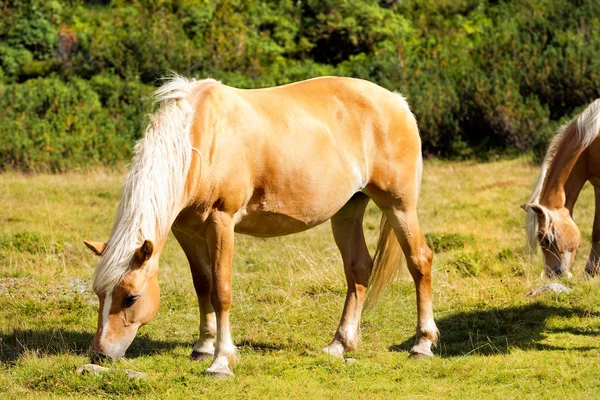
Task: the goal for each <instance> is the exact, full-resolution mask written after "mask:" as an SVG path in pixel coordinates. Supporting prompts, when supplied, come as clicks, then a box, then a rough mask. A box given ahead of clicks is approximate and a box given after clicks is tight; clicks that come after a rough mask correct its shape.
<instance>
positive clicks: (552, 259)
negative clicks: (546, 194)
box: [523, 204, 581, 278]
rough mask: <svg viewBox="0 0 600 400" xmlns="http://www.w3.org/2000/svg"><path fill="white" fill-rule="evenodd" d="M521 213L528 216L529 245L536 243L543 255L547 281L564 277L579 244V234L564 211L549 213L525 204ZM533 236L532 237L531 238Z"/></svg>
mask: <svg viewBox="0 0 600 400" xmlns="http://www.w3.org/2000/svg"><path fill="white" fill-rule="evenodd" d="M523 209H524V210H525V211H527V213H528V215H529V216H528V230H530V229H532V228H535V227H537V230H533V229H532V230H531V232H530V233H529V235H530V242H531V243H533V241H535V240H536V239H535V237H537V240H538V241H539V244H540V247H541V248H542V253H543V254H544V271H545V272H546V276H547V277H549V278H556V277H560V276H567V277H568V278H570V277H571V276H572V274H571V266H572V265H573V261H574V260H575V253H576V252H577V248H578V247H579V243H580V241H581V232H579V228H578V227H577V225H576V224H575V221H573V218H572V217H571V213H570V212H569V210H568V209H567V208H565V207H562V208H559V209H553V210H550V209H548V208H546V207H544V206H541V205H539V204H527V205H525V206H523ZM534 236H535V237H534Z"/></svg>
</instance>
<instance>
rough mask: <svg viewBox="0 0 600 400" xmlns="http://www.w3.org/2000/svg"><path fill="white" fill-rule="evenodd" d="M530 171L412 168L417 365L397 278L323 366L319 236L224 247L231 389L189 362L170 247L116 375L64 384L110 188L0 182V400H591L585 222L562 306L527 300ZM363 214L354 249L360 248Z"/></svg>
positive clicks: (87, 340) (41, 179) (18, 178)
mask: <svg viewBox="0 0 600 400" xmlns="http://www.w3.org/2000/svg"><path fill="white" fill-rule="evenodd" d="M537 172H538V167H536V166H535V165H534V164H532V163H531V161H530V160H529V158H526V157H522V158H518V159H512V160H496V161H492V162H487V163H475V162H446V161H437V160H429V161H426V163H425V170H424V175H423V186H422V192H421V201H420V206H419V209H420V220H421V223H422V226H423V229H424V231H425V232H426V235H427V238H428V240H429V242H430V243H431V245H432V247H433V249H434V251H435V257H434V264H433V268H434V275H433V294H434V310H435V318H436V321H437V324H438V327H439V329H440V332H441V337H440V343H439V346H438V347H437V348H436V349H435V350H434V352H435V355H436V357H435V358H433V359H431V360H414V359H410V358H409V357H408V349H410V346H411V345H412V342H413V340H414V329H415V323H416V306H415V294H414V292H415V291H414V286H413V284H412V281H411V280H410V279H409V278H408V274H407V273H406V272H405V273H404V274H403V275H402V276H400V277H399V278H398V280H397V281H395V282H394V283H393V284H392V286H391V288H390V290H388V291H387V293H386V294H385V296H384V297H383V298H382V300H381V302H380V303H378V305H377V307H376V308H374V309H372V310H370V311H369V312H367V313H366V314H365V315H364V316H363V321H362V339H361V344H360V346H359V350H358V351H357V352H356V353H355V354H353V355H352V356H351V357H353V359H352V360H348V361H345V362H344V361H340V360H337V359H332V358H330V357H328V356H327V355H325V354H323V353H322V352H321V348H322V347H324V346H325V345H327V344H328V343H329V341H330V340H331V339H332V337H333V334H334V333H335V329H336V327H337V324H338V321H339V317H340V313H341V309H342V306H343V299H344V296H345V286H346V285H345V281H344V278H343V271H342V263H341V258H340V255H339V253H338V250H337V248H336V246H335V244H334V242H333V238H332V236H331V232H330V231H331V228H330V226H329V224H328V223H326V224H323V225H321V226H319V227H317V228H315V229H313V230H311V231H308V232H305V233H302V234H298V235H294V236H289V237H282V238H274V239H257V238H252V237H247V236H242V235H238V236H236V252H235V258H234V277H233V307H232V314H231V324H232V332H233V338H234V341H235V343H236V344H237V346H238V350H239V355H240V362H239V363H238V364H237V366H236V367H235V368H234V373H235V374H236V376H235V377H234V378H232V379H227V380H224V379H216V378H213V377H210V376H208V375H206V374H205V373H204V370H205V369H206V368H207V366H208V362H209V361H202V362H195V361H191V360H190V359H189V353H190V352H191V346H192V344H193V343H194V342H195V340H196V336H197V333H198V323H199V317H198V309H197V303H196V298H195V293H194V290H193V286H192V280H191V277H190V274H189V269H188V265H187V262H186V260H185V256H184V254H183V252H182V251H181V249H180V248H179V246H178V244H177V243H176V241H175V240H174V239H173V238H170V239H169V241H168V243H167V246H166V248H165V251H164V253H163V255H162V258H161V261H160V283H161V291H162V300H161V306H160V310H159V313H158V315H157V317H156V318H155V320H154V321H153V322H152V323H151V324H150V325H147V326H145V327H143V328H141V329H140V332H139V333H138V336H137V338H136V339H135V341H134V342H133V344H132V346H131V348H130V349H129V350H128V353H127V355H126V358H125V359H122V360H119V361H117V362H114V363H112V364H111V365H110V366H112V367H115V368H117V369H125V368H127V369H132V370H136V371H141V372H144V373H147V374H148V377H147V379H143V380H136V379H129V378H127V377H126V376H125V374H124V373H123V372H118V371H117V372H114V373H111V374H107V375H102V376H94V375H79V374H77V373H76V368H77V367H79V366H81V365H83V364H85V363H88V362H89V359H88V356H87V353H88V351H89V348H90V346H91V342H92V337H93V334H94V331H95V327H96V319H97V309H98V301H97V298H96V296H95V294H94V293H93V291H92V289H91V279H92V276H93V270H94V266H95V263H96V259H95V257H94V256H93V255H92V254H91V252H89V251H88V250H87V249H86V248H85V246H84V245H83V240H84V239H89V240H105V239H107V238H108V235H109V233H110V229H111V226H112V222H113V218H114V214H115V209H116V206H117V204H118V201H119V197H120V188H121V184H122V182H123V180H124V176H125V172H124V171H121V172H118V171H117V172H115V171H109V170H96V171H93V172H81V173H78V172H68V173H65V174H62V175H23V174H19V173H11V172H9V173H4V174H1V175H0V398H3V399H7V398H33V397H35V398H62V397H77V398H96V397H102V398H116V397H119V398H134V397H135V398H138V397H144V398H160V399H165V398H326V399H327V398H331V399H335V398H386V399H390V398H394V399H396V398H436V399H439V398H450V399H452V398H456V399H459V398H460V399H483V398H486V399H488V398H502V399H510V398H528V399H537V398H540V399H545V398H549V399H550V398H551V399H556V398H570V397H571V398H595V397H599V396H600V374H598V365H599V363H600V346H599V342H598V333H599V331H600V301H599V300H600V289H599V282H598V281H597V280H586V279H584V278H583V267H584V265H585V260H586V258H587V255H588V253H589V249H590V245H589V241H590V239H591V225H592V220H593V215H594V209H593V191H592V190H591V188H590V187H589V185H588V186H587V187H586V188H585V189H584V190H583V192H582V194H581V196H580V199H579V202H578V204H577V206H576V209H575V220H576V222H578V224H579V226H580V228H581V230H582V235H583V239H584V240H583V243H582V246H581V248H580V250H579V252H578V255H577V259H576V262H575V266H574V271H573V274H574V278H573V279H572V280H570V281H564V282H563V283H565V284H566V285H567V286H569V287H571V288H572V289H573V291H572V292H570V293H563V294H561V295H556V294H554V293H546V294H543V295H541V296H538V297H528V296H527V293H529V292H530V291H531V290H532V289H534V288H536V287H539V286H541V285H543V284H545V283H547V282H548V281H547V280H546V279H545V278H542V277H541V276H540V273H541V272H542V261H541V257H540V256H531V255H529V254H528V252H527V249H526V247H525V232H524V212H523V211H522V210H521V209H520V208H519V205H521V204H523V203H525V202H526V201H527V199H528V197H529V192H530V189H531V187H532V185H533V182H534V180H535V177H536V175H537ZM379 215H380V214H379V212H378V210H377V209H376V207H374V206H373V205H372V204H371V205H370V206H369V208H368V209H367V214H366V217H365V222H364V224H365V229H366V236H367V239H368V241H369V243H370V246H371V249H373V247H374V245H375V241H376V238H377V232H378V230H377V229H378V225H379Z"/></svg>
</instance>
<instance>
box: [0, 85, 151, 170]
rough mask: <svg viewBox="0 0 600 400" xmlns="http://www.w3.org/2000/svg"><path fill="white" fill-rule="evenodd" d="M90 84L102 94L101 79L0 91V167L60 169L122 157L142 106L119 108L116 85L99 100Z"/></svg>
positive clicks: (136, 129)
mask: <svg viewBox="0 0 600 400" xmlns="http://www.w3.org/2000/svg"><path fill="white" fill-rule="evenodd" d="M93 85H95V86H97V87H98V88H99V92H100V93H102V91H103V90H104V91H105V92H106V80H104V79H102V78H97V79H94V80H92V81H91V82H89V81H85V80H82V79H79V78H74V79H73V80H71V81H69V82H66V83H65V82H63V81H62V80H60V79H58V78H56V77H52V78H40V79H31V80H28V81H27V82H25V83H23V84H12V85H7V86H4V87H3V88H1V89H0V166H2V168H11V167H12V168H19V169H22V170H24V171H64V170H66V169H69V168H76V167H83V166H86V165H89V164H98V163H102V164H112V163H115V162H117V161H119V160H123V159H125V158H127V157H128V156H129V152H130V149H131V145H132V143H133V141H134V139H136V137H137V136H138V134H139V132H140V127H139V122H137V121H140V120H141V119H142V115H140V113H139V109H140V108H142V107H139V108H138V109H135V107H134V106H133V105H131V104H127V103H126V105H125V106H121V101H122V99H120V98H119V96H118V93H120V92H123V90H124V88H122V87H121V88H119V87H116V86H117V85H114V84H112V86H111V88H110V92H111V93H115V94H111V95H109V96H108V97H107V98H106V99H102V98H101V95H99V94H98V93H97V92H96V91H94V90H93V88H92V87H93ZM103 86H104V87H103ZM127 86H132V85H127ZM133 89H134V90H135V89H136V88H135V87H134V88H133ZM132 93H135V94H138V95H139V94H140V90H137V92H136V91H132V92H130V93H128V94H132ZM140 97H141V96H140ZM102 100H105V101H104V105H103V102H102ZM137 100H138V99H136V101H137ZM111 106H112V107H114V108H112V107H111ZM132 107H133V108H132ZM111 111H112V112H111Z"/></svg>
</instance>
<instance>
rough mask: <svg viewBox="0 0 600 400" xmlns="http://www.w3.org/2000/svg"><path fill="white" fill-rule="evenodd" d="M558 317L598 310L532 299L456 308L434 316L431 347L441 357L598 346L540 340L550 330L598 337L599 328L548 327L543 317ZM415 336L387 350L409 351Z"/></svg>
mask: <svg viewBox="0 0 600 400" xmlns="http://www.w3.org/2000/svg"><path fill="white" fill-rule="evenodd" d="M551 317H561V318H574V317H576V318H582V319H585V318H590V317H593V318H598V317H600V313H598V312H592V313H590V312H589V310H584V309H582V308H572V307H561V306H548V305H544V304H540V303H532V304H528V305H524V306H519V307H507V308H493V309H489V310H481V311H472V312H458V313H455V314H452V315H450V316H447V317H443V318H440V319H437V320H436V323H437V326H438V329H439V330H440V333H441V334H440V343H439V345H438V348H437V349H436V350H435V351H434V352H435V354H436V355H438V356H440V357H456V356H465V355H493V354H506V353H508V352H509V350H510V349H511V348H519V349H523V350H528V349H538V350H570V351H587V350H593V349H598V346H577V345H574V346H569V347H562V346H553V345H549V344H545V343H542V341H544V339H545V338H546V337H547V335H549V334H556V333H568V334H572V335H579V336H592V337H597V336H598V335H599V334H600V330H599V329H598V328H597V327H595V328H592V329H585V328H581V327H577V326H566V327H565V326H561V327H549V326H548V324H547V323H546V320H547V319H548V318H551ZM414 341H415V337H414V336H413V337H412V338H410V339H409V340H407V341H405V342H403V343H400V344H397V345H393V346H390V347H389V349H390V351H409V350H410V348H411V347H412V345H413V344H414Z"/></svg>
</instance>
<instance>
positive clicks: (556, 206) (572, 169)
mask: <svg viewBox="0 0 600 400" xmlns="http://www.w3.org/2000/svg"><path fill="white" fill-rule="evenodd" d="M599 134H600V99H598V100H596V101H594V102H593V103H592V104H591V105H589V106H588V107H587V108H586V109H585V110H584V111H583V112H582V113H581V114H579V115H578V116H577V117H576V118H575V119H574V120H572V121H571V122H570V123H569V124H567V125H565V126H564V127H563V128H562V130H561V132H560V133H559V134H558V135H557V136H556V137H555V138H554V139H553V140H552V143H551V144H550V147H549V149H548V152H547V153H546V157H545V158H544V162H543V164H542V171H541V172H540V175H539V177H538V180H537V183H536V186H535V188H534V190H533V193H532V195H531V199H530V200H529V203H528V204H527V205H524V206H523V208H524V209H525V211H527V236H528V241H529V244H530V245H532V246H533V245H534V244H535V243H536V241H539V243H540V246H541V248H542V252H543V254H544V270H545V272H546V275H547V276H548V277H558V276H568V277H571V275H572V274H571V266H572V264H573V261H574V260H575V252H576V251H577V248H578V247H579V243H580V241H581V233H580V232H579V228H578V227H577V225H576V224H575V221H573V206H574V205H575V202H576V201H577V197H578V196H579V192H581V189H582V188H583V185H584V184H585V183H586V182H587V181H589V182H590V183H591V184H592V185H593V186H594V193H595V196H596V214H595V217H594V227H593V233H592V250H591V252H590V256H589V258H588V262H587V265H586V267H585V272H586V273H587V274H588V275H591V276H595V275H598V273H599V272H600V258H599V254H600V140H598V135H599Z"/></svg>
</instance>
